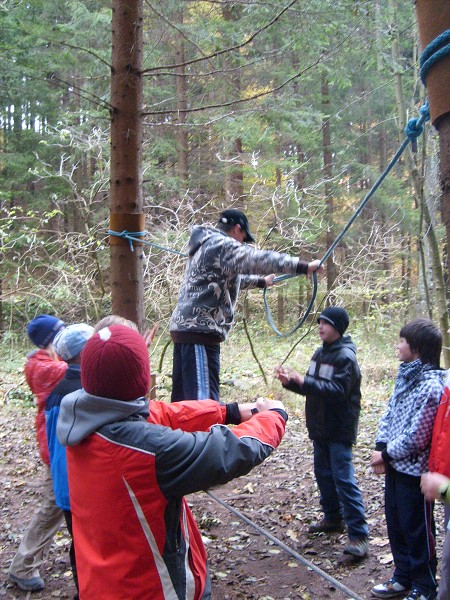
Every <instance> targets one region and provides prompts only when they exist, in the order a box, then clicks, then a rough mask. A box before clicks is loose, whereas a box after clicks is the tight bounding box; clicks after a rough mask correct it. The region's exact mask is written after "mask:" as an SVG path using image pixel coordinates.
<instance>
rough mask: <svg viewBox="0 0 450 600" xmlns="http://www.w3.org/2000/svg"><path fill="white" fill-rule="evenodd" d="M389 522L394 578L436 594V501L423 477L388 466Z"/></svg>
mask: <svg viewBox="0 0 450 600" xmlns="http://www.w3.org/2000/svg"><path fill="white" fill-rule="evenodd" d="M384 496H385V513H386V524H387V531H388V536H389V542H390V545H391V551H392V556H393V558H394V563H395V571H394V577H395V578H396V579H397V580H398V581H399V582H400V583H401V584H402V585H405V586H406V587H411V588H414V589H418V590H419V591H420V592H421V593H422V594H424V595H425V596H427V597H428V596H431V597H432V598H434V597H435V594H436V585H437V583H436V566H437V558H436V547H435V533H436V529H435V523H434V515H433V510H434V503H432V502H427V501H426V500H425V497H424V496H423V494H422V492H421V491H420V477H415V476H413V475H405V474H404V473H400V472H399V471H396V470H395V469H393V468H392V467H388V470H387V473H386V484H385V493H384Z"/></svg>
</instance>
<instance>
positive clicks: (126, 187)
mask: <svg viewBox="0 0 450 600" xmlns="http://www.w3.org/2000/svg"><path fill="white" fill-rule="evenodd" d="M142 11H143V0H128V1H127V2H124V1H123V0H113V3H112V74H111V106H112V108H111V181H110V194H111V197H110V212H111V214H110V227H111V230H113V231H119V232H120V231H123V230H124V229H126V230H128V231H133V232H136V231H143V230H144V228H145V223H144V215H143V212H142V207H143V203H142V116H141V114H142ZM110 243H111V248H110V257H111V294H112V311H113V313H114V314H118V315H120V316H122V317H125V318H127V319H131V320H132V321H135V322H136V323H137V325H138V327H139V329H140V330H142V329H143V326H144V294H143V251H142V245H140V244H139V243H133V248H134V251H131V249H130V246H129V243H128V241H127V240H124V239H122V238H117V237H114V236H111V238H110Z"/></svg>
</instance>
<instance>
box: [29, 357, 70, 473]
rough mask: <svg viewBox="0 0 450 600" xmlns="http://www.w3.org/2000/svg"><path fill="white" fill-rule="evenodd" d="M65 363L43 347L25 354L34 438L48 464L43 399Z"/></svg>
mask: <svg viewBox="0 0 450 600" xmlns="http://www.w3.org/2000/svg"><path fill="white" fill-rule="evenodd" d="M66 370H67V363H65V362H63V361H62V360H56V359H54V358H52V357H51V356H50V355H49V353H48V352H47V351H46V350H44V349H39V350H35V351H34V352H31V353H30V354H29V355H28V356H27V362H26V363H25V367H24V371H25V378H26V380H27V383H28V386H29V388H30V390H31V391H32V392H33V394H34V396H35V399H36V407H37V413H36V420H35V426H36V438H37V443H38V449H39V454H40V455H41V458H42V460H43V462H44V463H45V464H46V465H50V455H49V453H48V444H47V432H46V426H45V401H46V399H47V396H48V395H49V394H50V392H51V391H52V389H53V388H54V387H55V386H56V384H57V383H59V382H60V381H61V379H62V378H63V377H64V375H65V373H66Z"/></svg>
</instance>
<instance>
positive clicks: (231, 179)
mask: <svg viewBox="0 0 450 600" xmlns="http://www.w3.org/2000/svg"><path fill="white" fill-rule="evenodd" d="M241 13H242V7H241V6H239V5H238V4H234V3H232V2H226V3H224V4H223V7H222V15H223V18H224V19H225V21H232V22H235V21H239V19H240V17H241ZM238 61H239V53H234V54H233V53H230V54H229V64H228V66H229V67H237V66H238ZM231 72H232V71H231ZM229 79H231V81H232V85H233V94H234V97H235V98H239V97H240V96H241V77H240V74H239V70H238V69H236V70H235V72H234V74H233V75H231V77H229ZM228 158H229V161H230V162H229V166H228V168H227V170H226V177H225V198H226V200H227V202H231V201H235V200H239V202H238V205H239V206H242V205H243V202H244V199H245V198H244V168H243V161H242V140H241V138H239V137H237V138H235V139H234V141H233V143H232V146H231V149H230V151H229V152H228Z"/></svg>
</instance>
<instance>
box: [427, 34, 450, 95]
mask: <svg viewBox="0 0 450 600" xmlns="http://www.w3.org/2000/svg"><path fill="white" fill-rule="evenodd" d="M446 42H450V29H447V30H446V31H443V32H442V33H441V34H440V35H438V36H437V37H436V38H435V39H434V40H433V41H432V42H430V43H429V44H428V46H427V47H426V48H424V50H423V52H422V55H421V57H420V79H421V80H422V83H423V85H425V86H426V79H427V76H428V73H429V71H430V69H431V67H432V66H433V65H435V64H436V63H437V62H439V61H440V60H441V59H443V58H444V57H446V56H448V55H449V54H450V43H447V45H446V46H442V44H445V43H446Z"/></svg>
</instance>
